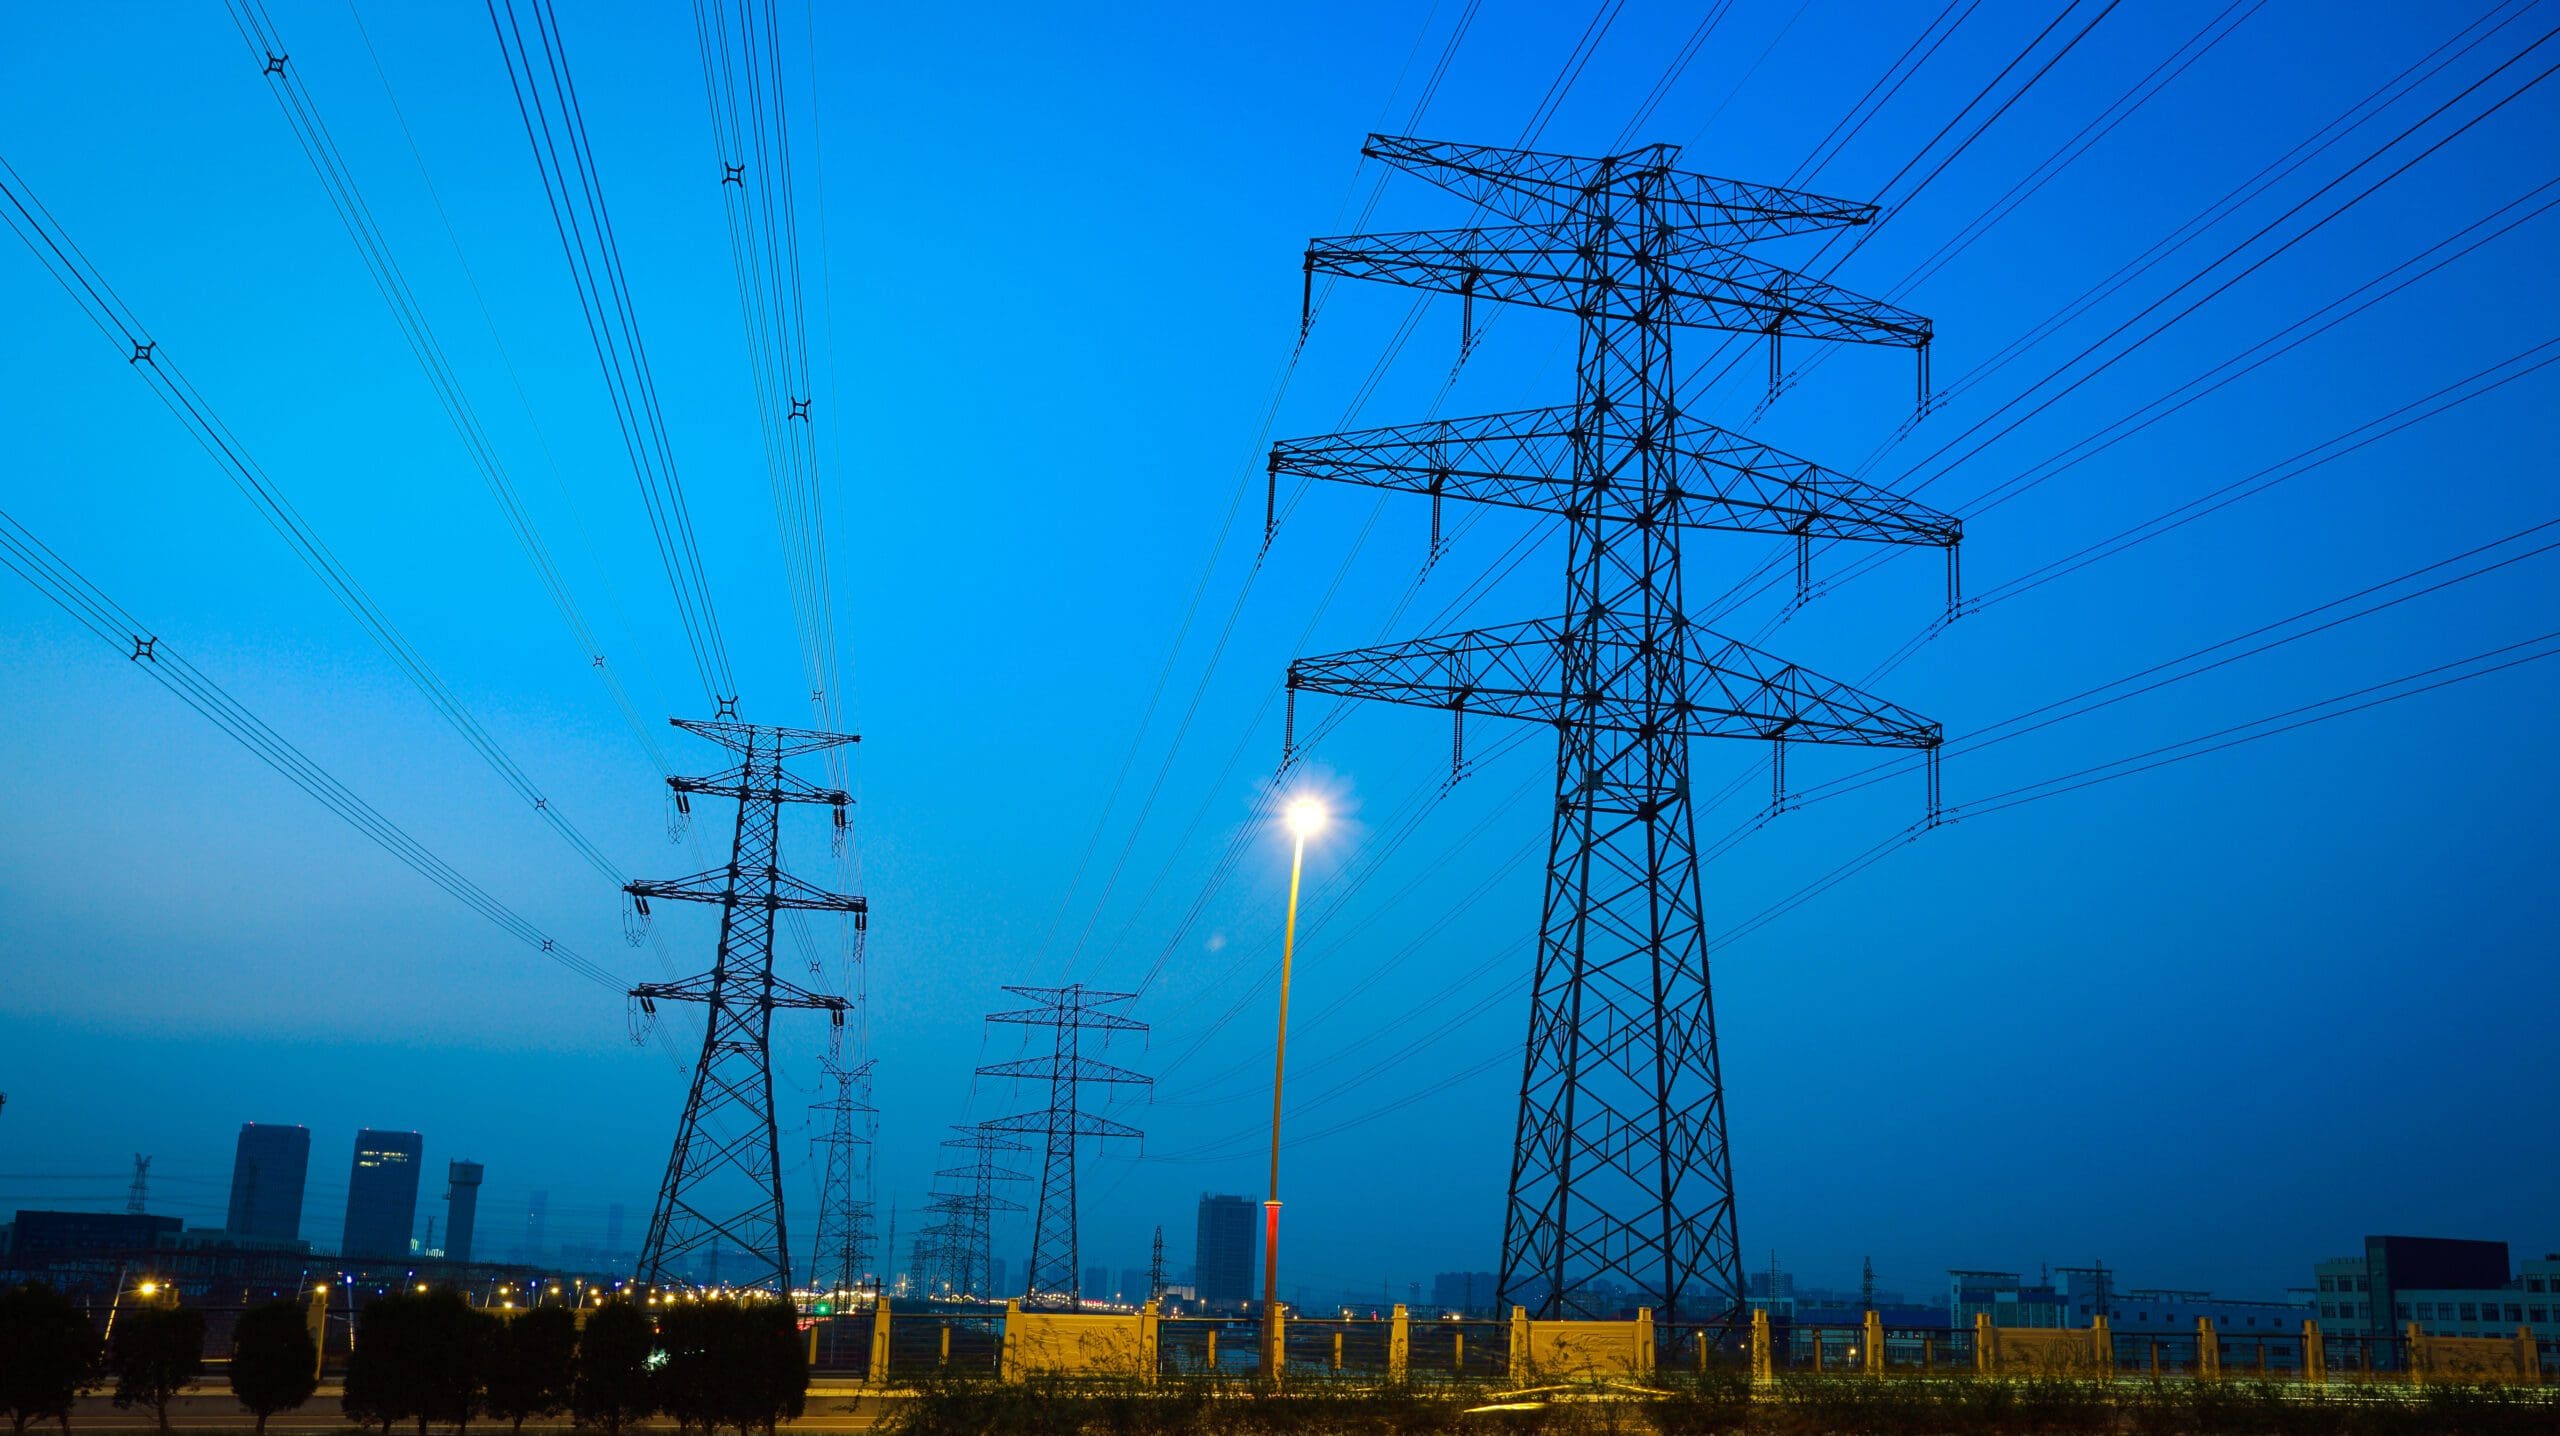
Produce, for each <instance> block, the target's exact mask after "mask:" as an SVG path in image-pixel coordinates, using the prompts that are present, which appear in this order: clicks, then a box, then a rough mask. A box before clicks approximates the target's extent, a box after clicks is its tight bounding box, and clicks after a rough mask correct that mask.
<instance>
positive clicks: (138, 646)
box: [132, 633, 160, 663]
mask: <svg viewBox="0 0 2560 1436" xmlns="http://www.w3.org/2000/svg"><path fill="white" fill-rule="evenodd" d="M159 648H160V636H159V635H158V634H156V633H155V634H153V635H152V636H151V637H149V638H145V637H143V636H142V635H141V634H138V633H137V634H135V635H134V636H133V658H132V661H133V662H135V663H139V662H141V661H142V660H143V659H146V658H148V659H150V660H151V661H152V662H154V663H157V662H159V661H160V653H159Z"/></svg>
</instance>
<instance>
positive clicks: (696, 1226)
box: [623, 718, 870, 1294]
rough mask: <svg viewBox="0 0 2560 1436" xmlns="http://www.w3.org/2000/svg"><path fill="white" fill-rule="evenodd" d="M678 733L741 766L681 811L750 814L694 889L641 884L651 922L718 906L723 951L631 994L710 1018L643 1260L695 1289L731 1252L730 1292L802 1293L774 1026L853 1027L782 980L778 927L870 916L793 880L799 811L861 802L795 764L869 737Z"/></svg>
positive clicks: (693, 789)
mask: <svg viewBox="0 0 2560 1436" xmlns="http://www.w3.org/2000/svg"><path fill="white" fill-rule="evenodd" d="M674 722H675V726H677V727H679V728H682V729H684V730H686V731H687V732H690V733H695V734H699V735H700V736H702V737H705V738H708V739H710V740H711V741H712V742H714V743H717V744H719V745H720V746H722V747H724V748H727V749H728V750H729V751H731V752H733V753H735V754H737V755H738V761H737V763H736V764H735V765H734V766H731V767H729V768H726V769H723V770H722V771H720V772H718V773H715V774H712V775H711V776H709V777H706V778H669V779H668V780H667V786H668V787H669V788H670V789H672V790H673V792H674V793H675V796H676V800H677V802H678V803H679V804H680V805H681V806H683V807H685V808H686V809H688V810H689V809H690V807H691V804H690V801H689V800H690V799H691V798H693V797H697V796H712V797H722V798H729V799H732V800H734V801H735V802H736V803H737V805H738V825H737V829H736V833H735V836H734V837H733V838H732V839H731V841H730V845H729V862H728V865H727V866H725V867H718V868H712V869H710V870H709V871H706V872H699V873H695V874H693V875H692V876H690V877H682V878H670V879H666V880H663V881H641V882H634V883H631V884H628V885H626V886H625V887H624V889H623V891H625V892H627V893H629V894H630V895H631V904H632V908H633V911H634V913H635V914H636V915H637V917H638V918H639V919H640V920H641V921H642V922H646V921H647V920H648V916H649V903H650V901H651V900H652V899H657V900H661V901H663V900H666V899H675V900H678V901H683V902H700V903H713V904H716V905H718V907H719V909H720V945H719V948H718V949H717V952H716V955H715V956H714V957H713V959H712V964H711V970H710V971H709V972H707V973H704V974H702V975H701V976H699V977H692V978H687V979H685V980H684V981H682V982H665V983H643V984H641V985H640V986H638V987H634V988H632V989H631V996H632V1000H633V1001H634V1002H636V1003H637V1004H638V1005H639V1007H640V1009H641V1011H642V1012H643V1013H646V1014H649V1015H651V1016H654V1015H655V1013H656V1012H657V1004H658V1003H660V1002H699V1003H702V1004H703V1005H704V1006H705V1007H706V1008H708V1009H709V1014H708V1017H707V1019H706V1021H705V1022H704V1025H703V1033H702V1055H701V1057H700V1058H699V1059H698V1060H697V1061H696V1062H695V1064H694V1069H693V1090H692V1092H691V1094H690V1095H689V1096H688V1097H687V1098H686V1100H685V1108H684V1118H683V1120H682V1121H681V1122H679V1123H678V1124H677V1126H676V1140H675V1149H674V1150H673V1151H672V1152H670V1153H669V1154H668V1157H667V1175H666V1180H665V1181H664V1182H663V1183H661V1184H660V1186H659V1188H658V1201H657V1205H656V1207H655V1209H654V1210H653V1211H652V1212H651V1213H650V1217H649V1236H648V1240H647V1242H646V1244H644V1245H643V1246H642V1248H641V1251H640V1269H639V1280H640V1283H641V1284H642V1285H644V1286H656V1285H662V1284H667V1283H678V1284H689V1283H691V1282H692V1280H693V1274H692V1272H691V1271H690V1269H689V1268H690V1259H691V1258H692V1257H694V1256H695V1255H696V1254H697V1253H700V1254H705V1255H707V1256H709V1257H710V1258H711V1259H712V1260H714V1261H716V1260H717V1253H718V1252H719V1250H720V1248H721V1247H722V1246H724V1245H725V1246H730V1247H735V1248H737V1249H738V1251H739V1253H740V1255H741V1256H743V1257H744V1262H743V1264H742V1266H741V1267H739V1268H733V1280H732V1281H731V1282H730V1284H731V1285H734V1286H740V1287H764V1288H767V1289H769V1290H772V1291H776V1292H781V1293H786V1294H787V1293H788V1292H789V1291H790V1290H791V1256H790V1252H791V1244H790V1238H789V1234H788V1232H787V1231H786V1230H785V1228H784V1224H783V1201H782V1157H781V1150H780V1137H779V1134H778V1133H777V1132H776V1130H775V1127H774V1120H773V1060H772V1055H771V1052H770V1049H769V1046H768V1043H769V1040H770V1038H771V1036H772V1032H773V1014H774V1013H775V1012H776V1011H778V1010H782V1009H786V1008H813V1009H816V1010H819V1011H823V1012H825V1013H827V1014H828V1015H829V1017H830V1018H831V1019H832V1020H833V1021H834V1023H835V1025H836V1026H837V1027H839V1028H841V1027H842V1026H843V1025H844V1014H845V1008H846V1006H847V1004H846V1002H845V1000H844V999H843V998H841V997H836V996H832V995H830V994H827V993H822V992H812V991H810V990H809V989H808V988H805V987H802V986H800V985H798V984H797V983H793V982H790V981H787V980H785V979H783V978H779V977H776V976H775V975H774V971H773V922H774V915H775V914H776V913H779V912H783V911H802V912H835V913H849V914H851V915H852V917H853V920H854V921H855V922H856V923H857V924H860V923H863V922H864V921H865V920H866V916H867V914H868V912H869V910H870V909H869V905H868V904H866V903H865V902H864V901H863V900H862V899H861V898H859V897H855V896H852V895H850V894H845V893H832V892H826V891H823V890H821V889H819V888H816V887H812V886H810V885H809V884H807V883H804V882H802V881H800V880H799V879H798V878H795V877H793V876H791V875H790V874H789V873H786V872H784V871H783V870H782V810H783V808H784V806H785V805H787V804H792V803H820V804H825V805H827V806H830V807H832V808H834V809H835V812H836V818H837V821H838V823H839V824H841V823H842V821H843V815H844V810H845V807H846V806H847V805H848V804H850V803H851V802H852V801H853V799H852V798H851V797H850V796H849V795H847V794H846V793H845V792H844V790H842V789H840V788H821V787H818V786H816V785H815V784H812V783H809V782H807V781H805V780H803V779H800V778H796V777H793V776H792V775H791V774H790V773H789V772H788V771H786V770H785V768H784V766H783V765H784V764H785V763H786V762H788V761H789V760H791V759H793V758H796V757H799V756H801V755H803V754H807V753H815V752H819V751H821V750H823V749H828V748H834V747H837V746H839V745H842V744H846V743H855V742H859V741H861V740H860V739H858V738H856V737H854V736H852V735H850V734H844V733H819V732H813V731H810V730H807V729H800V728H767V727H760V726H757V725H754V724H748V723H738V722H732V721H726V720H714V721H710V722H696V721H693V720H690V719H683V718H679V719H676V720H674Z"/></svg>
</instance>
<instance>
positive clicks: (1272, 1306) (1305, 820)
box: [1262, 798, 1324, 1381]
mask: <svg viewBox="0 0 2560 1436" xmlns="http://www.w3.org/2000/svg"><path fill="white" fill-rule="evenodd" d="M1288 816H1289V833H1290V835H1291V836H1292V837H1293V838H1294V839H1296V842H1295V844H1294V846H1293V847H1292V850H1291V852H1290V854H1289V916H1288V919H1287V921H1286V922H1285V923H1284V924H1283V925H1282V926H1281V929H1280V1035H1279V1038H1278V1040H1276V1041H1275V1042H1273V1044H1272V1047H1271V1196H1270V1198H1269V1199H1268V1200H1266V1201H1265V1202H1263V1204H1262V1374H1263V1375H1264V1376H1266V1377H1269V1378H1271V1379H1272V1380H1275V1381H1276V1380H1278V1379H1279V1377H1280V1364H1281V1360H1282V1357H1283V1356H1284V1355H1285V1353H1283V1352H1282V1351H1281V1349H1280V1347H1281V1342H1280V1340H1279V1337H1280V1078H1281V1075H1282V1074H1283V1073H1284V1072H1286V1071H1287V1069H1288V1063H1289V966H1290V963H1291V961H1292V960H1293V959H1294V957H1295V956H1296V951H1297V946H1298V878H1299V876H1300V874H1302V873H1304V872H1305V871H1306V866H1307V838H1308V837H1309V835H1311V834H1313V833H1314V832H1316V831H1317V830H1318V829H1320V828H1322V827H1323V826H1324V805H1323V804H1322V803H1319V802H1317V801H1316V800H1315V799H1313V798H1300V799H1299V800H1297V801H1296V802H1294V803H1291V804H1290V805H1289V815H1288Z"/></svg>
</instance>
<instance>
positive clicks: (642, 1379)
mask: <svg viewBox="0 0 2560 1436" xmlns="http://www.w3.org/2000/svg"><path fill="white" fill-rule="evenodd" d="M656 1344H657V1335H656V1333H655V1332H653V1331H651V1330H650V1329H649V1318H648V1317H647V1316H645V1315H643V1314H642V1312H641V1310H640V1308H639V1307H637V1306H635V1305H633V1304H632V1303H630V1302H628V1301H625V1300H623V1299H621V1298H619V1297H617V1298H615V1299H614V1300H612V1301H608V1302H606V1303H605V1304H604V1305H602V1306H599V1307H597V1308H596V1309H595V1310H594V1311H591V1312H589V1313H587V1329H586V1330H585V1331H584V1332H582V1333H580V1334H579V1337H578V1359H577V1370H576V1375H575V1380H574V1383H573V1386H572V1389H571V1392H570V1412H571V1414H572V1415H573V1416H575V1417H576V1419H577V1422H578V1424H579V1425H581V1426H594V1427H597V1428H599V1429H601V1430H602V1431H603V1432H604V1433H605V1436H621V1432H622V1428H623V1427H624V1426H625V1425H627V1424H629V1423H632V1422H636V1421H641V1420H644V1419H646V1418H647V1417H648V1416H649V1414H650V1413H651V1412H653V1411H655V1410H656V1409H657V1403H656V1402H655V1401H654V1400H653V1399H652V1394H653V1393H652V1382H651V1380H650V1377H649V1353H650V1351H651V1350H652V1349H653V1348H654V1347H655V1346H656Z"/></svg>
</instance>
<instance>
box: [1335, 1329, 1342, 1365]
mask: <svg viewBox="0 0 2560 1436" xmlns="http://www.w3.org/2000/svg"><path fill="white" fill-rule="evenodd" d="M1333 1369H1334V1370H1336V1371H1340V1370H1341V1369H1342V1333H1341V1331H1340V1330H1338V1329H1337V1330H1336V1331H1335V1332H1334V1333H1333Z"/></svg>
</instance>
